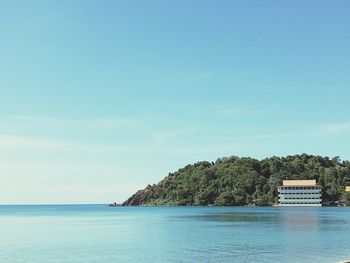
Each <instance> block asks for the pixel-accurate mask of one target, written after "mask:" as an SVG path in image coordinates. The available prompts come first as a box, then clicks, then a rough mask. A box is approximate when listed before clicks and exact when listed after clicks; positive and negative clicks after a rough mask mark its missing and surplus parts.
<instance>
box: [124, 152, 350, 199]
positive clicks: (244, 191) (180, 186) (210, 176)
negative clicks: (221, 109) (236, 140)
mask: <svg viewBox="0 0 350 263" xmlns="http://www.w3.org/2000/svg"><path fill="white" fill-rule="evenodd" d="M298 179H299V180H300V179H316V180H317V182H319V184H320V185H321V186H322V198H323V201H324V202H325V203H328V204H337V203H339V202H341V203H343V204H346V205H349V204H350V193H348V192H346V191H345V189H346V186H347V185H350V162H349V161H342V160H340V158H339V157H334V158H329V157H322V156H315V155H308V154H301V155H293V156H287V157H275V156H274V157H270V158H266V159H263V160H257V159H253V158H250V157H237V156H231V157H224V158H219V159H217V160H216V161H215V162H207V161H202V162H198V163H195V164H191V165H187V166H185V167H184V168H181V169H179V170H178V171H176V172H174V173H169V175H168V176H166V177H165V178H164V179H163V180H161V181H160V182H159V183H158V184H153V185H148V186H147V187H146V188H145V189H143V190H139V191H137V192H136V193H135V194H133V195H132V196H131V197H129V198H128V199H127V200H126V201H125V202H124V203H123V204H122V205H123V206H190V205H193V206H235V205H236V206H241V205H257V206H264V205H273V204H276V203H277V201H278V193H277V186H278V185H279V184H280V183H281V182H282V180H298Z"/></svg>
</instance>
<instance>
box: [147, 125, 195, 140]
mask: <svg viewBox="0 0 350 263" xmlns="http://www.w3.org/2000/svg"><path fill="white" fill-rule="evenodd" d="M197 131H198V130H197V129H196V128H184V129H174V130H166V131H158V132H155V133H154V134H153V139H154V140H155V141H156V142H160V141H168V140H171V139H174V138H176V137H181V136H185V135H190V134H193V133H195V132H197Z"/></svg>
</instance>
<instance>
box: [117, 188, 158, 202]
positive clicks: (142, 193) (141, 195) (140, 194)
mask: <svg viewBox="0 0 350 263" xmlns="http://www.w3.org/2000/svg"><path fill="white" fill-rule="evenodd" d="M152 193H153V192H152V191H151V190H149V189H147V188H146V189H143V190H139V191H137V192H136V193H135V194H133V195H132V196H131V197H129V198H128V199H127V200H126V201H125V202H124V203H122V206H140V205H142V203H143V201H144V200H148V199H149V197H150V196H151V195H152Z"/></svg>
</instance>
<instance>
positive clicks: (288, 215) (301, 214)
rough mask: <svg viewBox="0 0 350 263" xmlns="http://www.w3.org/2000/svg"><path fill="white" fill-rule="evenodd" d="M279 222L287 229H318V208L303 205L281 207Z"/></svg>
mask: <svg viewBox="0 0 350 263" xmlns="http://www.w3.org/2000/svg"><path fill="white" fill-rule="evenodd" d="M280 217H281V222H282V224H283V227H284V228H285V230H287V231H303V232H305V231H318V227H319V225H320V224H319V221H320V220H319V210H317V209H313V208H306V207H305V208H304V207H300V208H297V207H288V208H281V213H280Z"/></svg>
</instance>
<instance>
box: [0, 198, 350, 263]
mask: <svg viewBox="0 0 350 263" xmlns="http://www.w3.org/2000/svg"><path fill="white" fill-rule="evenodd" d="M345 259H350V208H346V207H344V208H325V207H319V208H272V207H269V208H260V207H257V208H255V207H252V208H247V207H106V206H104V205H67V206H66V205H62V206H0V262H1V263H7V262H11V263H12V262H146V263H148V262H150V263H151V262H152V263H155V262H261V263H265V262H266V263H267V262H268V263H274V262H307V263H312V262H332V263H333V262H337V261H340V260H345Z"/></svg>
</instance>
